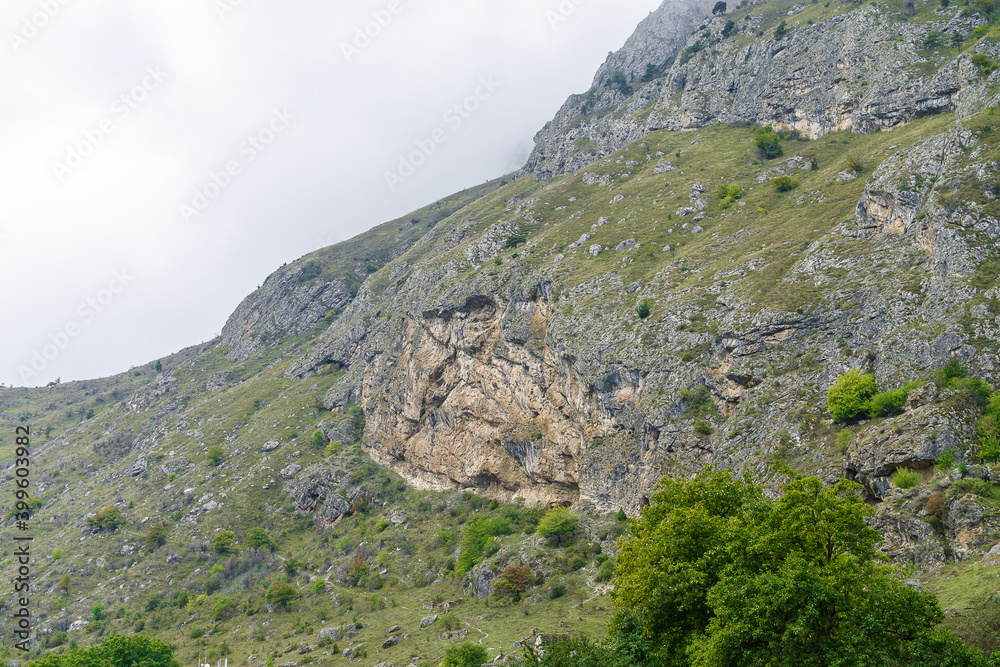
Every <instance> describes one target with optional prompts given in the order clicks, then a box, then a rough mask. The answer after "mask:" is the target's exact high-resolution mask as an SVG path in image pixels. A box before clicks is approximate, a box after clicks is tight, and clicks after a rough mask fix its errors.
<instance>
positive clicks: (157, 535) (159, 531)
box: [146, 523, 167, 551]
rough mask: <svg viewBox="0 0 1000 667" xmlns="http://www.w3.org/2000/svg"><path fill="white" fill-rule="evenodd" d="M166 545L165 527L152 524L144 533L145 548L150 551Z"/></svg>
mask: <svg viewBox="0 0 1000 667" xmlns="http://www.w3.org/2000/svg"><path fill="white" fill-rule="evenodd" d="M166 543H167V527H166V526H165V525H163V524H162V523H154V524H153V525H152V526H150V527H149V532H148V533H146V548H148V549H149V550H150V551H152V550H154V549H156V548H158V547H162V546H163V545H164V544H166Z"/></svg>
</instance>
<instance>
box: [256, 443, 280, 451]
mask: <svg viewBox="0 0 1000 667" xmlns="http://www.w3.org/2000/svg"><path fill="white" fill-rule="evenodd" d="M278 447H281V443H280V442H265V443H264V446H263V447H261V448H260V451H262V452H273V451H274V450H276V449H277V448H278Z"/></svg>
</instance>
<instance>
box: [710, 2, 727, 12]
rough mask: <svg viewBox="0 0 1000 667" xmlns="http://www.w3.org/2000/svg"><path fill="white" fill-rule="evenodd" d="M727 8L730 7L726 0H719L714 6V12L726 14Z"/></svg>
mask: <svg viewBox="0 0 1000 667" xmlns="http://www.w3.org/2000/svg"><path fill="white" fill-rule="evenodd" d="M726 9H728V7H727V6H726V3H725V0H719V1H718V2H717V3H715V6H714V7H712V13H713V14H725V13H726Z"/></svg>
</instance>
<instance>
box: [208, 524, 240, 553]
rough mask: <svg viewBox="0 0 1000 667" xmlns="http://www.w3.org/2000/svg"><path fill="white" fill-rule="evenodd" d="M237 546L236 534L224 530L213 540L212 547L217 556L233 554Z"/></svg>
mask: <svg viewBox="0 0 1000 667" xmlns="http://www.w3.org/2000/svg"><path fill="white" fill-rule="evenodd" d="M235 545H236V533H234V532H233V531H231V530H227V529H225V528H224V529H222V530H220V531H219V532H218V533H216V534H215V537H213V538H212V542H211V544H210V546H211V547H212V551H214V552H215V553H217V554H228V553H232V552H233V551H234V550H235V549H234V546H235Z"/></svg>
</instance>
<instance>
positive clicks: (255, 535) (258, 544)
mask: <svg viewBox="0 0 1000 667" xmlns="http://www.w3.org/2000/svg"><path fill="white" fill-rule="evenodd" d="M245 543H246V545H247V547H249V548H250V549H269V550H271V551H274V550H275V549H277V548H278V545H277V544H275V543H274V540H272V539H271V536H270V535H268V534H267V531H266V530H264V529H263V528H260V527H259V526H258V527H255V528H251V529H250V534H249V535H247V539H246V541H245Z"/></svg>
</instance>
